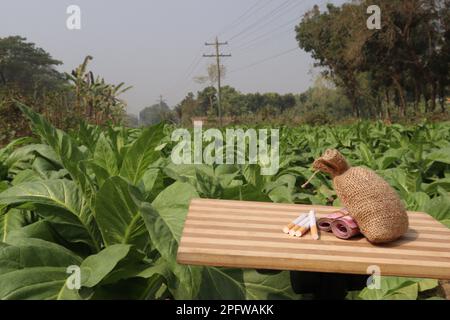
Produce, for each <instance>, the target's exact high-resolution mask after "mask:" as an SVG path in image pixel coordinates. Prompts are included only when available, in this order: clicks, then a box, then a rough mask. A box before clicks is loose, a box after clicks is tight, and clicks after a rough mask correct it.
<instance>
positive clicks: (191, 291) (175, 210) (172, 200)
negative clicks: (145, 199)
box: [141, 182, 201, 299]
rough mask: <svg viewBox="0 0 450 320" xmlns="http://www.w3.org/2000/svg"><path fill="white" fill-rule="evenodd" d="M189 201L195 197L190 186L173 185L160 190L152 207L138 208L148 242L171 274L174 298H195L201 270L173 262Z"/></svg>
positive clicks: (193, 189)
mask: <svg viewBox="0 0 450 320" xmlns="http://www.w3.org/2000/svg"><path fill="white" fill-rule="evenodd" d="M192 198H198V194H197V192H196V191H195V188H194V187H193V186H192V185H190V184H188V183H183V182H175V183H174V184H172V185H170V186H169V187H168V188H166V189H165V190H164V191H162V192H161V193H160V194H159V195H158V196H157V197H156V199H155V200H154V201H153V203H152V205H150V204H148V203H142V205H141V213H142V216H143V218H144V221H145V225H146V227H147V230H148V232H149V234H150V239H151V241H152V243H153V245H154V246H155V247H156V249H157V250H158V251H159V253H160V254H161V256H162V257H163V259H164V260H166V261H167V263H168V266H169V268H170V269H171V271H172V272H173V273H174V275H175V278H174V279H171V281H169V288H170V289H171V291H172V294H173V295H174V296H175V298H177V299H193V298H195V297H196V296H197V293H198V290H199V286H200V279H201V268H200V267H192V266H184V265H179V264H177V262H176V255H177V250H178V245H179V242H180V238H181V233H182V230H183V225H184V220H185V218H186V214H187V210H188V206H189V203H190V200H191V199H192Z"/></svg>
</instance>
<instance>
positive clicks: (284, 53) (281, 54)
mask: <svg viewBox="0 0 450 320" xmlns="http://www.w3.org/2000/svg"><path fill="white" fill-rule="evenodd" d="M298 49H299V48H298V47H295V48H292V49H289V50H286V51H283V52H280V53H278V54H276V55H273V56H270V57H268V58H265V59H262V60H260V61H257V62H254V63H252V64H249V65H246V66H243V67H241V68H238V69H235V70H232V71H230V72H229V73H235V72H239V71H243V70H246V69H249V68H251V67H254V66H256V65H258V64H261V63H264V62H266V61H269V60H272V59H275V58H278V57H281V56H284V55H286V54H288V53H290V52H292V51H294V50H298Z"/></svg>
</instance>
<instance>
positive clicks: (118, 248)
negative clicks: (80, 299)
mask: <svg viewBox="0 0 450 320" xmlns="http://www.w3.org/2000/svg"><path fill="white" fill-rule="evenodd" d="M130 249H131V246H130V245H126V244H116V245H111V246H109V247H107V248H105V249H103V250H102V251H100V252H99V253H97V254H95V255H92V256H89V257H87V258H86V259H85V260H84V261H83V263H82V264H81V285H82V286H83V287H88V288H91V287H94V286H96V285H97V284H99V283H100V282H101V281H102V280H103V279H104V278H105V277H106V276H107V275H108V274H109V273H110V272H111V271H113V270H114V268H115V267H116V265H117V264H118V263H119V262H120V261H121V260H123V259H125V257H126V256H127V255H128V254H129V252H130Z"/></svg>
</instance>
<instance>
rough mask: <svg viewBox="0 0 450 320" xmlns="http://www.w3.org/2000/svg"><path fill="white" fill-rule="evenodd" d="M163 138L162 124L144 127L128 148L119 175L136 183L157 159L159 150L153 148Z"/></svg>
mask: <svg viewBox="0 0 450 320" xmlns="http://www.w3.org/2000/svg"><path fill="white" fill-rule="evenodd" d="M163 138H164V124H162V123H161V124H157V125H154V126H151V127H149V128H147V129H145V130H144V131H143V132H142V134H141V136H140V137H139V138H138V139H137V140H136V141H135V142H134V143H133V145H132V146H131V148H129V149H128V151H127V153H126V155H125V157H124V159H123V163H122V167H121V169H120V175H121V176H122V177H124V178H126V179H128V180H129V181H130V182H131V183H132V184H134V185H137V183H138V182H139V180H140V179H141V178H142V176H143V175H144V172H145V171H146V170H147V169H148V167H149V166H150V164H152V163H153V162H155V161H156V160H158V158H159V157H160V151H157V150H155V148H156V147H158V146H159V145H160V144H161V140H162V139H163Z"/></svg>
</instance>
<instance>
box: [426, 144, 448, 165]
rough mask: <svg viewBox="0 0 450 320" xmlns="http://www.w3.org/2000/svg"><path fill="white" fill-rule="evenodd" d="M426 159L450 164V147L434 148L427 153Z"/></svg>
mask: <svg viewBox="0 0 450 320" xmlns="http://www.w3.org/2000/svg"><path fill="white" fill-rule="evenodd" d="M426 159H427V160H430V161H436V162H442V163H446V164H450V148H449V147H447V148H441V149H437V150H434V151H432V152H430V153H429V154H427V155H426Z"/></svg>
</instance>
